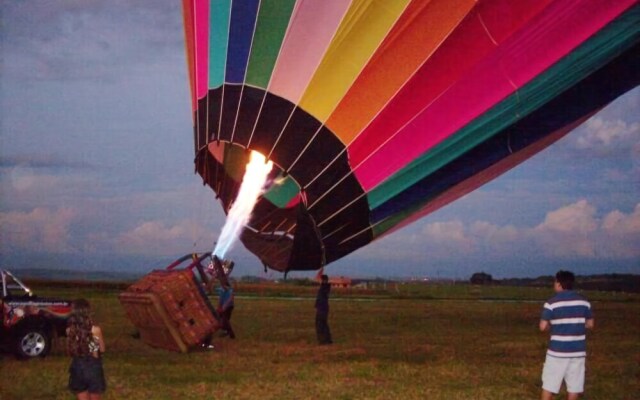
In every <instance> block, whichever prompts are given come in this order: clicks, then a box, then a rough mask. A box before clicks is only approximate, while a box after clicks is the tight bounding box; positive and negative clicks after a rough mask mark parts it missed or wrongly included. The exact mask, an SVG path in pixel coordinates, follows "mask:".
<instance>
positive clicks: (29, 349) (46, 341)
mask: <svg viewBox="0 0 640 400" xmlns="http://www.w3.org/2000/svg"><path fill="white" fill-rule="evenodd" d="M50 350H51V337H50V336H49V334H48V333H47V332H45V331H43V330H41V329H37V328H27V329H24V330H22V331H21V332H20V334H19V335H18V337H17V339H16V351H17V353H18V357H20V358H35V357H44V356H46V355H47V354H49V351H50Z"/></svg>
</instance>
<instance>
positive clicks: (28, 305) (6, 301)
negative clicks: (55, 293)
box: [0, 269, 72, 359]
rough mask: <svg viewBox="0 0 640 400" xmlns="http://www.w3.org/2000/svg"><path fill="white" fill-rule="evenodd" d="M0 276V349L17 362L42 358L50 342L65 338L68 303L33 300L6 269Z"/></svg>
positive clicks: (70, 306)
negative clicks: (0, 280)
mask: <svg viewBox="0 0 640 400" xmlns="http://www.w3.org/2000/svg"><path fill="white" fill-rule="evenodd" d="M0 276H1V278H2V287H1V288H0V294H1V295H2V297H1V298H0V317H1V323H0V347H2V348H3V349H5V350H9V351H13V352H15V353H16V355H17V356H18V357H19V358H27V359H28V358H35V357H44V356H46V355H47V354H48V353H49V351H50V350H51V345H52V339H53V338H54V337H57V336H64V335H65V331H66V326H67V319H68V318H69V316H70V315H71V310H72V305H71V301H67V300H59V299H52V298H43V297H39V296H36V295H35V294H34V293H33V292H32V291H31V289H29V288H28V287H27V286H26V285H25V284H24V283H22V282H21V281H20V280H19V279H18V278H16V277H15V276H14V275H13V274H12V273H11V272H9V271H8V270H6V269H0Z"/></svg>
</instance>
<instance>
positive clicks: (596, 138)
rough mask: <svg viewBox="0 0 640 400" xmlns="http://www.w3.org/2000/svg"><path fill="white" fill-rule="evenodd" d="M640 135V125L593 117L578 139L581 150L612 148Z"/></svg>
mask: <svg viewBox="0 0 640 400" xmlns="http://www.w3.org/2000/svg"><path fill="white" fill-rule="evenodd" d="M638 134H640V123H638V122H633V123H627V122H625V121H623V120H621V119H616V120H606V119H603V118H601V117H593V118H591V119H589V120H588V121H587V122H586V123H585V129H584V130H583V131H582V134H581V135H579V136H578V137H577V139H576V145H577V146H578V148H580V149H588V148H593V147H601V146H605V147H610V146H616V145H618V144H621V143H627V142H628V141H629V140H631V139H632V138H634V137H635V136H637V135H638Z"/></svg>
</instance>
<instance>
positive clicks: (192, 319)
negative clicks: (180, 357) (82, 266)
mask: <svg viewBox="0 0 640 400" xmlns="http://www.w3.org/2000/svg"><path fill="white" fill-rule="evenodd" d="M183 258H186V256H185V257H183ZM194 259H195V258H194ZM194 262H195V261H194ZM176 265H177V264H176V263H173V264H172V265H170V266H169V267H167V269H165V270H154V271H152V272H150V273H149V274H147V275H145V276H144V277H142V278H141V279H140V280H138V281H137V282H135V283H134V284H132V285H131V286H129V287H128V288H127V289H126V291H124V292H123V293H120V295H119V296H118V299H119V300H120V303H121V304H122V306H123V307H124V309H125V311H126V314H127V316H128V318H129V320H130V321H131V322H132V323H133V324H134V325H135V327H136V328H137V329H138V331H139V333H140V339H141V340H142V341H143V342H144V343H146V344H148V345H149V346H152V347H157V348H162V349H166V350H170V351H177V352H182V353H186V352H188V351H189V350H191V349H193V348H195V347H199V346H200V345H202V344H203V343H204V342H205V341H206V340H207V339H208V338H209V337H211V335H212V334H213V333H214V332H215V331H217V330H218V329H220V327H221V324H220V319H219V316H218V314H217V313H216V311H215V308H214V307H213V306H212V305H211V302H210V301H209V298H208V297H207V294H206V292H205V290H204V286H205V284H206V283H207V278H206V274H204V273H200V274H199V275H200V278H201V279H198V277H196V275H195V274H194V271H193V269H194V268H193V267H195V266H196V265H194V264H192V265H190V266H189V267H187V268H184V269H174V268H175V267H176ZM197 265H198V266H200V264H199V263H197ZM197 271H198V272H202V268H198V269H197ZM203 275H204V276H203ZM203 280H204V282H203Z"/></svg>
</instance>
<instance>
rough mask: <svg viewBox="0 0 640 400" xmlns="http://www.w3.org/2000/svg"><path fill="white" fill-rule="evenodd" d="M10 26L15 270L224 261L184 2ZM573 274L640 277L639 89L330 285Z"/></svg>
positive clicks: (5, 201)
mask: <svg viewBox="0 0 640 400" xmlns="http://www.w3.org/2000/svg"><path fill="white" fill-rule="evenodd" d="M0 18H1V23H0V56H1V61H0V62H1V67H0V68H1V69H2V73H1V74H0V265H1V266H2V267H5V268H9V269H12V268H13V269H22V268H27V267H33V268H53V269H69V268H72V269H83V268H84V269H87V270H89V269H91V270H114V271H128V270H136V271H147V270H151V269H155V268H162V267H164V266H166V265H167V264H168V263H169V262H170V261H172V260H173V259H177V258H178V257H180V256H181V255H183V254H187V253H190V252H194V251H198V252H202V251H211V250H212V249H213V243H214V242H215V240H216V238H217V237H218V235H219V234H220V230H221V228H222V226H223V224H224V220H225V216H224V213H223V212H222V207H221V206H220V204H219V203H218V202H217V200H215V199H214V196H213V192H212V191H211V189H209V188H208V187H206V186H203V185H202V181H201V179H200V177H199V176H198V175H197V174H195V173H194V165H193V158H194V154H193V128H192V117H191V103H190V97H189V96H190V95H189V83H188V77H187V66H186V61H185V49H184V34H183V28H182V14H181V5H180V2H179V1H175V0H136V1H129V0H109V1H86V0H58V1H44V0H30V1H17V0H9V1H5V2H2V3H1V4H0ZM229 257H230V258H231V259H234V260H235V261H236V269H235V271H234V275H237V276H241V275H256V276H265V277H274V278H277V277H281V274H280V273H276V272H267V273H265V272H264V271H263V267H262V265H261V263H260V262H259V260H258V259H257V257H255V256H254V255H252V254H251V253H249V252H248V251H246V250H245V249H244V248H243V246H242V244H241V243H238V244H237V245H236V246H235V247H234V248H233V249H232V250H231V251H230V253H229ZM561 268H563V269H571V270H573V271H574V272H576V273H577V274H579V275H581V274H596V273H614V272H615V273H640V88H636V89H634V90H632V91H630V92H628V93H627V94H626V95H624V96H622V97H620V98H619V99H617V100H616V101H615V102H613V103H612V104H610V105H609V106H608V107H606V108H605V109H603V110H602V111H601V112H599V113H598V114H596V115H595V116H593V117H592V118H591V119H589V120H588V121H587V122H585V123H584V124H583V125H581V126H580V127H578V128H577V129H576V130H574V131H573V132H571V133H570V134H569V135H567V136H566V137H565V138H563V139H562V140H560V141H559V142H557V143H556V144H554V145H553V146H551V147H550V148H548V149H546V150H545V151H543V152H541V153H539V154H538V155H536V156H534V157H533V158H532V159H530V160H528V161H526V162H525V163H523V164H521V165H519V166H518V167H516V168H514V169H513V170H511V171H509V172H508V173H506V174H504V175H502V176H501V177H499V178H498V179H496V180H494V181H492V182H490V183H489V184H487V185H485V186H483V187H481V188H480V189H478V190H476V191H475V192H472V193H471V194H469V195H467V196H465V197H463V198H461V199H459V200H457V201H455V202H454V203H452V204H450V205H448V206H446V207H444V208H442V209H440V210H438V211H436V212H434V213H432V214H430V215H428V216H427V217H425V218H423V219H421V220H420V221H418V222H416V223H414V224H412V225H410V226H408V227H406V228H404V229H402V230H400V231H398V232H395V233H393V234H392V235H389V236H387V237H385V238H383V239H381V240H378V241H376V242H374V243H372V244H370V245H368V246H366V247H365V248H362V249H359V250H357V251H356V252H354V253H352V254H350V255H348V256H347V257H345V258H343V259H341V260H339V261H337V262H334V263H332V264H330V265H328V266H327V267H326V268H325V272H326V273H329V274H331V275H348V276H360V277H430V278H456V279H468V278H469V277H470V276H471V274H473V273H474V272H479V271H484V272H487V273H490V274H492V275H493V276H494V277H495V278H507V277H537V276H540V275H549V274H553V273H555V271H557V270H558V269H561ZM307 275H308V274H307ZM290 276H296V273H292V274H290ZM298 276H304V274H300V273H298Z"/></svg>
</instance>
